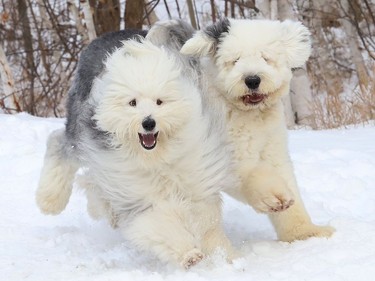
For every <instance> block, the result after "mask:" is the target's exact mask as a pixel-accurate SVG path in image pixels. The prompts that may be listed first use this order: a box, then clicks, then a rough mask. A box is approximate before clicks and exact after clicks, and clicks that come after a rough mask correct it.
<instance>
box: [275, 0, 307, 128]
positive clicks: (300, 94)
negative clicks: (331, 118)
mask: <svg viewBox="0 0 375 281" xmlns="http://www.w3.org/2000/svg"><path fill="white" fill-rule="evenodd" d="M282 2H283V1H279V3H278V4H279V5H278V8H277V10H278V17H279V19H280V20H286V19H291V20H298V19H297V17H296V15H295V14H294V13H293V7H292V6H291V4H289V3H282ZM289 95H290V101H289V102H290V106H289V105H288V106H287V107H289V108H290V109H291V112H289V113H288V116H287V120H288V123H289V124H288V125H289V126H293V125H295V124H299V125H311V117H312V114H313V113H312V103H313V97H312V92H311V83H310V78H309V76H308V74H307V71H306V67H303V68H301V69H298V70H296V71H295V72H294V73H293V78H292V81H291V85H290V93H289ZM285 102H286V103H287V102H288V101H285ZM292 118H293V119H292Z"/></svg>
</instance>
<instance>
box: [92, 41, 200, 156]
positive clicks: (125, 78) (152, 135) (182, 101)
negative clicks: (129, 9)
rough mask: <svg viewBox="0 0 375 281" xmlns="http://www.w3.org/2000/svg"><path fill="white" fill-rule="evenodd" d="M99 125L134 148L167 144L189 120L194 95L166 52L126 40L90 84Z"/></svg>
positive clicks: (150, 148) (115, 141)
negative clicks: (103, 70) (91, 84)
mask: <svg viewBox="0 0 375 281" xmlns="http://www.w3.org/2000/svg"><path fill="white" fill-rule="evenodd" d="M93 96H94V99H95V100H96V103H97V104H98V105H97V108H96V113H95V115H94V117H93V118H94V120H95V121H96V123H97V125H98V127H99V128H100V129H101V130H103V131H105V132H108V133H109V134H110V135H111V136H112V140H111V141H112V142H113V144H114V145H115V146H118V145H123V146H125V147H126V149H130V150H131V151H132V152H134V153H139V152H147V153H155V152H156V151H159V152H160V151H161V150H163V149H166V148H167V146H168V145H170V143H171V139H176V138H178V134H179V132H180V131H181V130H182V129H183V128H184V126H186V124H187V122H189V118H190V116H191V115H192V114H195V113H194V112H193V111H194V110H195V107H199V100H198V101H197V100H195V99H196V98H197V97H198V96H199V94H197V93H195V92H194V88H192V87H191V85H190V84H189V82H188V81H187V80H186V79H185V78H184V77H182V75H181V72H180V67H179V65H178V63H176V61H175V60H174V59H173V58H172V57H170V56H169V55H168V54H167V52H166V51H164V50H162V49H160V48H158V47H156V46H154V45H152V44H150V43H148V42H146V41H145V42H143V43H138V42H135V41H127V42H126V43H124V47H122V48H121V49H119V50H117V51H116V52H115V53H113V54H112V55H111V56H110V57H109V58H108V59H107V61H106V68H105V72H104V73H103V75H102V76H101V77H100V78H98V79H97V80H96V82H95V84H94V89H93Z"/></svg>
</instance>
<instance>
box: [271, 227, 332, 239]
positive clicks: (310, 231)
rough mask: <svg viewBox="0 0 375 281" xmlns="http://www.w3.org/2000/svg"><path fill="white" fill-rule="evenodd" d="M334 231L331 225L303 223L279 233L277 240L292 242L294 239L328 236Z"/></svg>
mask: <svg viewBox="0 0 375 281" xmlns="http://www.w3.org/2000/svg"><path fill="white" fill-rule="evenodd" d="M334 232H335V228H333V227H332V226H328V225H327V226H321V225H314V224H305V225H300V226H296V227H294V228H292V229H290V230H289V231H285V232H284V233H279V234H278V236H279V240H281V241H284V242H293V241H295V240H306V239H309V238H311V237H321V238H329V237H331V236H332V234H333V233H334Z"/></svg>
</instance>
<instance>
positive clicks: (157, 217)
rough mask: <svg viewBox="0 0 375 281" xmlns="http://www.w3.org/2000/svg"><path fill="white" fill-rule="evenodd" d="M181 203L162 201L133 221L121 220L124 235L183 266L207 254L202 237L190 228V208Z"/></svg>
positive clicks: (195, 261) (163, 257) (147, 249)
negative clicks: (201, 241)
mask: <svg viewBox="0 0 375 281" xmlns="http://www.w3.org/2000/svg"><path fill="white" fill-rule="evenodd" d="M176 204H177V203H175V204H173V205H171V203H168V202H165V203H160V204H158V205H157V206H154V207H150V208H149V209H147V210H145V211H143V213H141V214H137V215H136V217H135V218H134V219H132V221H130V222H127V221H125V222H120V227H121V229H122V233H123V234H124V236H125V237H126V238H127V239H129V240H130V241H131V242H132V243H133V244H135V245H136V246H137V247H139V248H140V249H142V250H144V251H151V252H153V253H154V254H155V255H156V256H157V257H158V258H160V259H161V260H163V261H165V262H172V263H175V264H179V265H181V266H182V267H183V268H186V269H188V268H189V267H191V266H193V265H195V264H196V263H198V262H199V261H200V260H202V258H203V257H204V255H203V253H202V251H201V249H200V241H199V239H198V238H197V237H195V236H194V235H192V234H191V232H190V230H189V220H190V216H189V211H187V208H186V207H184V206H181V205H179V206H177V205H176Z"/></svg>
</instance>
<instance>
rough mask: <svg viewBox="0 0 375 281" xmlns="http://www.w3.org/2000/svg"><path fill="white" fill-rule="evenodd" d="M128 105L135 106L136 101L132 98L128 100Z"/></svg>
mask: <svg viewBox="0 0 375 281" xmlns="http://www.w3.org/2000/svg"><path fill="white" fill-rule="evenodd" d="M129 105H130V106H133V107H134V106H137V101H136V100H135V99H133V100H131V101H130V102H129Z"/></svg>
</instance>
